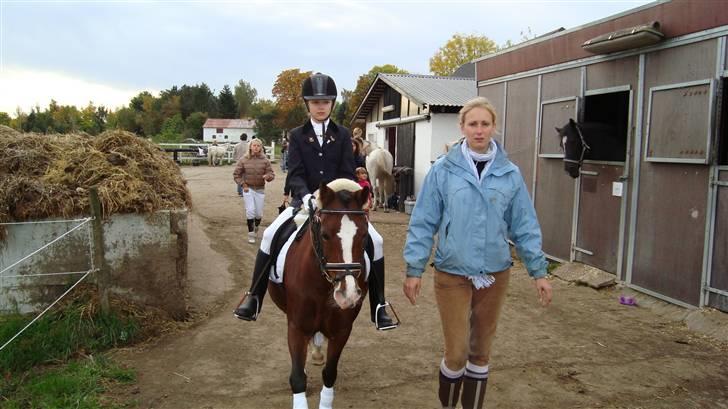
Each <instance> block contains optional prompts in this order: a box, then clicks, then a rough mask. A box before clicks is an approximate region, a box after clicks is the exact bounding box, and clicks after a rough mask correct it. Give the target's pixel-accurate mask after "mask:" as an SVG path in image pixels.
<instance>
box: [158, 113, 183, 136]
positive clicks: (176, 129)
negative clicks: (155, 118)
mask: <svg viewBox="0 0 728 409" xmlns="http://www.w3.org/2000/svg"><path fill="white" fill-rule="evenodd" d="M184 129H185V121H184V120H183V119H182V114H175V115H174V116H173V117H171V118H167V119H166V120H165V121H164V124H162V129H161V131H160V132H159V135H157V136H156V137H155V138H154V139H155V140H156V141H159V142H179V141H181V140H182V139H184V136H183V132H184Z"/></svg>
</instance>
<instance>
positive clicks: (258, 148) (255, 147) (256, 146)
mask: <svg viewBox="0 0 728 409" xmlns="http://www.w3.org/2000/svg"><path fill="white" fill-rule="evenodd" d="M262 149H263V147H262V146H260V144H259V143H252V144H250V151H251V152H253V155H257V154H259V153H260V151H261V150H262Z"/></svg>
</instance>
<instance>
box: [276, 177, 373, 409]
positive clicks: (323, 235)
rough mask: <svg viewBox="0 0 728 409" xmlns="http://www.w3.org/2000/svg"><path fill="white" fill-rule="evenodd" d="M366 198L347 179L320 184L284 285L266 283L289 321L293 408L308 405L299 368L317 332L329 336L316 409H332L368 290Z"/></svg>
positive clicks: (294, 247) (290, 253)
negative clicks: (343, 357) (341, 366)
mask: <svg viewBox="0 0 728 409" xmlns="http://www.w3.org/2000/svg"><path fill="white" fill-rule="evenodd" d="M368 198H369V190H368V189H367V188H363V189H362V188H361V187H360V186H359V185H358V184H357V183H356V182H353V181H351V180H347V179H337V180H335V181H333V182H331V183H329V184H328V185H324V184H322V185H321V187H320V189H319V195H318V200H317V202H318V210H315V211H313V208H312V207H309V209H311V210H309V218H310V220H309V222H308V225H307V226H305V227H303V228H302V232H303V233H302V238H301V239H300V240H298V241H295V242H294V243H293V244H292V245H291V247H290V248H289V250H288V254H287V255H286V262H285V268H284V274H283V284H282V285H280V284H275V283H273V282H269V284H268V291H270V296H271V299H272V300H273V301H274V302H275V303H276V305H277V306H278V308H280V309H281V311H283V312H284V313H286V317H287V319H288V350H289V352H290V354H291V375H290V378H289V381H290V385H291V390H292V392H293V408H294V409H300V408H306V409H307V408H308V404H307V402H306V373H305V372H304V368H305V365H306V355H307V349H308V343H309V341H311V339H312V337H313V336H314V334H316V333H321V334H323V336H325V337H326V338H327V339H328V347H327V349H326V365H325V366H324V368H323V371H322V375H323V383H324V387H323V389H322V390H321V401H320V406H319V408H331V407H332V404H333V400H334V389H333V387H334V383H335V382H336V375H337V366H338V363H339V357H340V356H341V351H342V350H343V349H344V345H346V342H347V340H348V339H349V335H350V334H351V329H352V324H353V323H354V320H355V319H356V317H357V315H358V314H359V310H360V309H361V301H362V300H363V299H364V297H365V296H366V291H367V285H366V268H365V261H364V248H365V245H366V243H367V240H368V221H367V217H366V214H365V213H364V211H363V210H362V206H364V205H365V204H366V203H367V200H368ZM304 206H310V205H309V204H304Z"/></svg>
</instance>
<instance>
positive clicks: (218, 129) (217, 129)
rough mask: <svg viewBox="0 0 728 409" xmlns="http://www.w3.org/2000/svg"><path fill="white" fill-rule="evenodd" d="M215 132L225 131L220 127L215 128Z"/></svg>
mask: <svg viewBox="0 0 728 409" xmlns="http://www.w3.org/2000/svg"><path fill="white" fill-rule="evenodd" d="M215 132H217V133H223V132H225V130H223V129H222V128H215Z"/></svg>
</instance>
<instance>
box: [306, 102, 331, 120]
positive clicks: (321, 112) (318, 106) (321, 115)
mask: <svg viewBox="0 0 728 409" xmlns="http://www.w3.org/2000/svg"><path fill="white" fill-rule="evenodd" d="M308 110H309V112H311V118H313V120H314V121H316V122H323V121H325V120H326V118H328V117H329V114H331V101H330V100H327V99H314V100H311V101H308Z"/></svg>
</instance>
